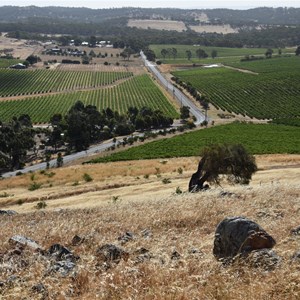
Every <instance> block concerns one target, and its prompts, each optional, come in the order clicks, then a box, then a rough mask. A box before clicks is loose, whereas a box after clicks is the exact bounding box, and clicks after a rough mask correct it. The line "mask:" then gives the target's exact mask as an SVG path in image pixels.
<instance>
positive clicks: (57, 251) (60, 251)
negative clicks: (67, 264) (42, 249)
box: [48, 244, 79, 261]
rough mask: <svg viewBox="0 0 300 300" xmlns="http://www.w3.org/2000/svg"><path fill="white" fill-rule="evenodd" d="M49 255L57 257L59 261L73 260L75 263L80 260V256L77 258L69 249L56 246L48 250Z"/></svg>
mask: <svg viewBox="0 0 300 300" xmlns="http://www.w3.org/2000/svg"><path fill="white" fill-rule="evenodd" d="M48 254H49V255H51V256H54V257H56V259H57V260H65V259H67V260H71V261H75V260H77V259H79V257H78V256H75V255H74V254H73V253H72V252H71V251H70V250H69V249H67V248H66V247H64V246H62V245H60V244H54V245H52V246H51V247H50V248H49V249H48Z"/></svg>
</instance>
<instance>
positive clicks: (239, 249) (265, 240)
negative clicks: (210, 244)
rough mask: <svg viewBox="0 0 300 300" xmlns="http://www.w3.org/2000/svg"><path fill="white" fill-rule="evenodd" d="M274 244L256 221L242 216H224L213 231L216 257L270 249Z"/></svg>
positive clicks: (220, 257) (224, 257)
mask: <svg viewBox="0 0 300 300" xmlns="http://www.w3.org/2000/svg"><path fill="white" fill-rule="evenodd" d="M275 244H276V242H275V240H274V239H273V237H272V236H270V235H269V234H268V233H267V232H266V231H265V230H264V229H263V228H262V227H261V226H259V225H258V224H257V223H255V222H253V221H251V220H249V219H247V218H244V217H232V218H226V219H224V220H223V221H222V222H220V223H219V225H218V226H217V229H216V232H215V240H214V249H213V254H214V256H215V257H216V258H217V259H226V258H233V257H234V256H236V255H237V254H245V253H249V252H251V251H254V250H258V249H270V248H273V246H274V245H275Z"/></svg>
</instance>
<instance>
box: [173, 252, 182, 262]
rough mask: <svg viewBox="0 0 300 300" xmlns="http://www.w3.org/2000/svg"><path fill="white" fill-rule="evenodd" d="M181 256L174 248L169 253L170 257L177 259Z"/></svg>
mask: <svg viewBox="0 0 300 300" xmlns="http://www.w3.org/2000/svg"><path fill="white" fill-rule="evenodd" d="M180 257H181V255H180V253H179V252H177V251H176V250H174V251H173V252H172V254H171V259H172V260H173V259H179V258H180Z"/></svg>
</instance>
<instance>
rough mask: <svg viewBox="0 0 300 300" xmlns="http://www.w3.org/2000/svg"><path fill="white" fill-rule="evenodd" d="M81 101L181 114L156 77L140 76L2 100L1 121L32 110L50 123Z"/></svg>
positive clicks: (34, 116)
mask: <svg viewBox="0 0 300 300" xmlns="http://www.w3.org/2000/svg"><path fill="white" fill-rule="evenodd" d="M77 100H81V101H82V102H83V103H84V104H85V105H87V104H92V105H95V106H97V108H98V109H105V108H107V107H110V108H111V109H112V110H116V111H118V112H119V113H122V114H123V113H126V112H127V109H128V107H129V106H136V107H138V108H141V107H142V106H148V107H151V108H153V109H160V110H161V111H162V112H163V113H165V114H166V115H168V116H170V117H174V118H176V117H178V113H177V112H176V110H175V108H174V107H173V106H172V105H171V104H170V102H169V101H168V99H167V98H166V97H165V96H164V94H163V93H162V92H161V90H160V89H159V88H158V87H157V86H156V85H155V84H154V82H153V81H152V79H151V78H150V77H149V76H148V75H140V76H135V77H132V78H130V79H128V80H127V81H125V82H123V83H120V84H118V85H116V86H114V87H106V88H102V89H97V90H92V91H81V92H80V91H78V92H70V93H61V94H54V95H49V96H37V97H32V98H25V99H22V100H9V101H2V102H1V101H0V120H1V121H8V120H10V119H11V118H12V117H13V116H19V115H21V114H23V113H28V114H29V115H30V117H31V120H32V121H33V122H34V123H47V122H49V120H50V117H51V116H53V115H54V114H56V113H61V114H62V115H64V114H66V113H67V111H68V110H69V109H70V107H71V106H72V105H73V104H74V103H75V102H76V101H77Z"/></svg>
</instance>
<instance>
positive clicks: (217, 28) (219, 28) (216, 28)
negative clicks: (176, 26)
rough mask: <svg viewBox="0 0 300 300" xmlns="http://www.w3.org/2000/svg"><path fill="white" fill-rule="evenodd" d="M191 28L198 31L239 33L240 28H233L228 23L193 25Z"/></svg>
mask: <svg viewBox="0 0 300 300" xmlns="http://www.w3.org/2000/svg"><path fill="white" fill-rule="evenodd" d="M189 27H190V29H192V30H194V31H196V32H198V33H204V32H206V33H223V34H228V33H237V32H238V29H235V28H232V27H231V26H230V25H228V24H224V25H191V26H189Z"/></svg>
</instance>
